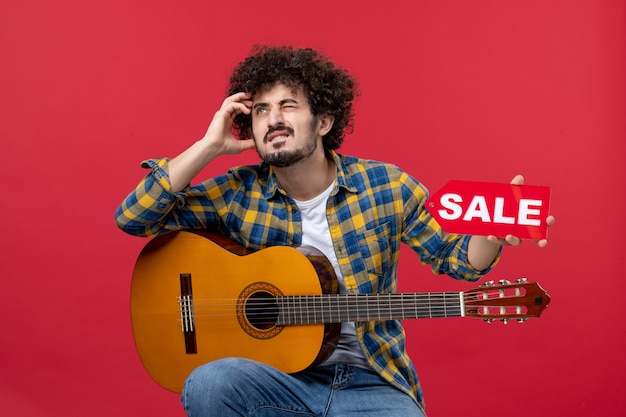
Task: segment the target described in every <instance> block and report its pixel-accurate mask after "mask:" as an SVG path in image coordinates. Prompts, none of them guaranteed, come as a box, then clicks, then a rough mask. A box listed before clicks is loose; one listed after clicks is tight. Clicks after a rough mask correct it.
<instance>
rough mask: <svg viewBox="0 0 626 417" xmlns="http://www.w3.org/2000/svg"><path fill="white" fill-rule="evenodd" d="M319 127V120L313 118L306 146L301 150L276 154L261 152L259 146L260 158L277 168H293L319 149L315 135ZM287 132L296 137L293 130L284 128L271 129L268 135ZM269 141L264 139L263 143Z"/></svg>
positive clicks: (307, 133)
mask: <svg viewBox="0 0 626 417" xmlns="http://www.w3.org/2000/svg"><path fill="white" fill-rule="evenodd" d="M316 126H317V118H313V120H312V122H311V125H310V128H309V131H308V132H306V135H307V137H306V140H305V142H304V145H303V146H302V147H301V148H299V149H294V150H291V151H276V152H261V151H260V150H259V147H258V146H257V148H256V151H257V154H258V155H259V157H260V158H261V159H262V160H263V161H264V162H266V163H268V164H270V165H272V166H275V167H277V168H286V167H289V166H292V165H294V164H296V163H298V162H300V161H302V160H304V159H306V158H308V157H309V156H311V155H312V154H313V153H314V152H315V150H316V149H317V136H316V134H315V128H316ZM281 129H282V130H287V131H289V133H290V134H291V136H292V137H293V136H294V132H293V129H291V128H289V127H284V126H278V127H276V128H273V129H270V130H269V131H268V132H267V134H266V137H267V135H268V134H270V133H272V132H273V131H274V130H281ZM266 141H267V139H266V138H264V139H263V142H266Z"/></svg>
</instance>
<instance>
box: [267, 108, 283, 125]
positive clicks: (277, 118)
mask: <svg viewBox="0 0 626 417" xmlns="http://www.w3.org/2000/svg"><path fill="white" fill-rule="evenodd" d="M269 113H270V114H269V117H268V118H267V123H268V125H269V126H271V127H274V126H279V125H282V124H284V120H283V113H282V111H281V110H280V107H271V108H270V109H269Z"/></svg>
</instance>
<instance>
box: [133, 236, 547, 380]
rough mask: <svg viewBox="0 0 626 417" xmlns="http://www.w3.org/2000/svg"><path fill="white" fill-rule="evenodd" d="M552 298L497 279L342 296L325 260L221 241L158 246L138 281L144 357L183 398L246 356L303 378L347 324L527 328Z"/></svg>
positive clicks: (178, 239)
mask: <svg viewBox="0 0 626 417" xmlns="http://www.w3.org/2000/svg"><path fill="white" fill-rule="evenodd" d="M549 301H550V297H549V295H548V294H547V293H546V292H545V291H544V290H543V289H542V288H541V287H540V286H539V285H538V284H537V283H529V282H526V281H525V280H519V281H517V282H515V283H509V282H505V281H503V282H500V283H493V282H489V283H486V284H484V285H483V286H480V287H478V288H475V289H471V290H469V291H463V292H428V293H400V294H359V295H356V294H339V293H338V283H337V278H336V276H335V273H334V271H333V268H332V266H331V265H330V263H329V262H328V260H327V259H326V258H325V257H324V256H323V255H322V254H321V253H314V252H309V253H306V252H302V251H300V250H298V249H296V248H293V247H287V246H273V247H269V248H266V249H262V250H259V251H256V252H251V251H248V250H246V249H245V248H243V247H242V246H240V245H238V244H237V243H235V242H233V241H232V240H230V239H228V238H226V237H224V236H221V235H217V234H207V233H201V232H189V231H179V232H173V233H169V234H165V235H161V236H158V237H155V238H153V239H151V240H150V241H149V242H148V244H146V246H145V247H144V248H143V250H142V251H141V254H140V255H139V258H138V260H137V263H136V265H135V269H134V271H133V277H132V284H131V304H130V307H131V320H132V329H133V335H134V338H135V344H136V346H137V350H138V353H139V357H140V359H141V361H142V363H143V365H144V367H145V368H146V370H147V372H148V374H149V375H150V376H151V377H152V378H153V379H154V380H155V381H156V382H157V383H158V384H159V385H161V386H163V387H164V388H166V389H168V390H170V391H174V392H181V391H182V387H183V383H184V380H185V379H186V377H187V376H188V375H189V374H190V373H191V371H192V370H193V369H195V368H196V367H198V366H200V365H202V364H204V363H207V362H210V361H213V360H216V359H220V358H225V357H245V358H249V359H254V360H257V361H260V362H264V363H267V364H269V365H272V366H274V367H276V368H278V369H280V370H282V371H284V372H287V373H295V372H299V371H302V370H304V369H307V368H309V367H311V366H315V365H316V364H319V363H320V362H322V361H324V360H325V359H326V358H328V356H330V354H331V353H332V352H333V350H334V348H335V346H336V343H337V340H338V339H339V331H340V328H341V323H342V322H345V321H353V322H362V321H372V320H402V319H411V318H437V317H474V318H479V319H483V320H486V321H493V320H503V321H505V322H506V321H508V320H511V319H514V320H518V321H525V320H526V319H528V318H531V317H539V316H540V315H541V313H542V312H543V310H544V309H545V308H546V307H547V305H548V303H549Z"/></svg>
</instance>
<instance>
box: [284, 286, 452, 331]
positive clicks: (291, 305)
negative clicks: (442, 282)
mask: <svg viewBox="0 0 626 417" xmlns="http://www.w3.org/2000/svg"><path fill="white" fill-rule="evenodd" d="M276 302H277V304H278V321H277V323H276V324H278V325H293V324H315V323H341V322H348V321H355V322H359V321H371V320H402V319H416V318H437V317H462V316H463V315H464V306H463V293H462V292H461V293H458V292H437V293H403V294H359V295H357V294H324V295H310V296H307V295H300V296H282V297H277V299H276Z"/></svg>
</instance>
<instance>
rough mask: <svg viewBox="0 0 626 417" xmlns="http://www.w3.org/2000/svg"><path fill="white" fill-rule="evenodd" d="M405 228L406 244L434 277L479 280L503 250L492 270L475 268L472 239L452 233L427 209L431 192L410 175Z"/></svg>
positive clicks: (406, 198) (407, 178) (406, 192)
mask: <svg viewBox="0 0 626 417" xmlns="http://www.w3.org/2000/svg"><path fill="white" fill-rule="evenodd" d="M404 187H405V188H404V191H403V195H404V208H405V228H404V235H403V241H404V242H405V243H406V244H407V245H409V246H410V247H411V248H412V249H413V250H414V251H415V252H417V254H418V256H419V258H420V262H422V263H424V264H429V265H430V266H431V268H432V271H433V273H435V274H447V275H449V276H451V277H452V278H455V279H460V280H466V281H476V280H478V279H480V278H481V277H482V276H483V275H485V274H487V273H488V272H489V271H491V270H492V269H493V267H494V266H495V265H496V263H497V262H498V260H499V259H500V255H501V253H502V250H501V249H500V251H499V252H498V254H497V256H496V257H495V259H494V260H493V262H492V263H491V265H490V266H489V267H487V268H486V269H484V270H478V269H476V268H474V267H473V266H472V265H471V264H470V262H469V260H468V257H467V249H468V246H469V240H470V238H471V236H468V235H457V234H449V233H446V232H444V231H443V229H442V228H441V226H440V225H439V223H438V222H437V221H436V220H435V219H434V218H433V217H432V216H431V215H430V213H429V212H428V210H427V209H426V207H425V204H426V201H427V199H428V191H427V190H426V188H425V187H424V186H422V185H421V184H419V183H418V182H417V181H416V180H414V179H412V178H411V177H409V176H408V175H407V176H406V178H405V181H404Z"/></svg>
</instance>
